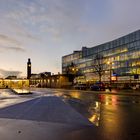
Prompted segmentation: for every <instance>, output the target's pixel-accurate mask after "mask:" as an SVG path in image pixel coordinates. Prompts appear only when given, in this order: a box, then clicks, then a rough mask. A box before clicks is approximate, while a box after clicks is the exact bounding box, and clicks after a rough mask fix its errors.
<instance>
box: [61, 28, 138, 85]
mask: <svg viewBox="0 0 140 140" xmlns="http://www.w3.org/2000/svg"><path fill="white" fill-rule="evenodd" d="M99 55H100V56H102V57H101V59H100V60H99V62H100V65H101V66H102V77H101V79H102V81H104V82H109V81H111V82H113V83H126V82H127V83H138V82H140V81H139V80H140V78H139V75H140V30H138V31H135V32H133V33H130V34H128V35H125V36H123V37H120V38H118V39H115V40H113V41H110V42H107V43H104V44H101V45H98V46H94V47H91V48H88V47H82V49H81V50H79V51H74V52H73V53H72V54H69V55H66V56H63V57H62V73H63V74H66V73H67V68H68V67H69V66H70V65H71V64H72V63H73V64H74V66H75V67H76V68H77V69H78V70H79V71H80V72H81V73H82V75H83V76H79V77H78V78H77V81H78V82H87V81H88V82H96V81H98V80H99V76H98V74H97V73H98V72H97V69H96V67H98V63H97V56H99Z"/></svg>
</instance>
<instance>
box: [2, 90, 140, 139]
mask: <svg viewBox="0 0 140 140" xmlns="http://www.w3.org/2000/svg"><path fill="white" fill-rule="evenodd" d="M31 91H32V92H33V94H32V95H20V96H19V95H15V94H13V93H10V92H9V91H5V90H4V91H1V94H0V100H1V103H0V108H1V109H0V118H1V119H3V118H4V119H6V122H7V121H8V122H9V124H10V126H12V127H13V124H12V123H11V119H13V120H14V121H15V120H16V122H17V123H18V122H19V123H18V125H21V124H28V125H29V126H33V127H34V128H38V127H37V124H36V122H41V123H43V122H45V124H43V127H45V128H44V130H48V133H49V134H48V135H51V136H49V137H48V139H49V138H50V139H59V137H60V139H67V140H92V139H99V140H100V139H103V140H125V139H126V140H129V139H130V140H131V139H134V140H135V139H136V140H138V139H140V133H139V132H140V119H139V118H140V96H126V95H114V94H110V93H108V94H99V93H96V92H90V91H76V90H60V89H31ZM48 97H49V98H48ZM50 97H58V98H59V99H60V100H61V101H62V102H64V103H65V104H66V105H67V106H66V107H64V106H63V103H61V101H59V100H58V99H56V100H54V99H53V98H50ZM44 98H46V99H44ZM40 99H41V100H40ZM49 101H50V103H49V104H48V102H49ZM34 102H35V103H36V102H37V103H38V104H37V106H38V109H37V107H36V106H34V107H32V108H31V107H30V108H31V110H30V113H29V114H30V115H27V114H25V113H23V111H21V112H19V110H23V109H21V108H22V106H24V108H25V106H26V108H28V106H31V105H32V104H34ZM39 102H40V103H39ZM43 102H44V103H43ZM41 103H43V104H41ZM45 103H47V105H48V108H44V109H48V111H49V113H48V115H46V117H45V115H44V112H43V115H44V117H42V116H38V115H35V114H36V112H37V111H38V110H40V108H39V106H40V107H41V106H42V105H43V106H44V104H45ZM17 104H20V108H19V106H17ZM35 108H36V109H35ZM57 108H58V109H57ZM71 108H72V109H73V110H72V109H71ZM41 109H42V107H41ZM11 110H12V111H11ZM28 110H29V108H28ZM54 110H55V111H54ZM6 111H7V112H10V111H11V112H12V114H13V116H11V113H9V114H8V113H5V112H6ZM25 111H26V112H27V110H25ZM28 112H29V111H28ZM54 112H55V113H54ZM70 112H71V113H70ZM4 113H5V116H4ZM41 113H42V112H40V114H41ZM78 113H79V114H80V115H81V116H80V115H79V114H78ZM16 114H20V115H18V117H15V116H16ZM23 114H24V115H23ZM71 114H73V115H71ZM32 115H33V116H32ZM70 115H71V116H70ZM29 116H30V117H29ZM55 116H57V118H56V117H55ZM64 116H65V117H64ZM77 116H78V117H77ZM38 118H39V120H38ZM42 118H43V119H42ZM70 118H71V119H70ZM77 118H79V120H80V121H79V120H78V119H77ZM7 119H8V120H7ZM9 119H10V120H9ZM76 119H77V120H76ZM86 119H87V120H88V121H89V122H90V123H91V124H92V125H89V123H88V121H87V120H86ZM29 120H30V121H29ZM0 121H1V122H4V125H5V120H0ZM23 121H24V122H23ZM32 121H33V123H32V124H30V122H32ZM12 122H13V121H12ZM50 122H51V123H50ZM46 123H47V124H46ZM48 123H49V124H48ZM86 123H87V126H86V125H85V126H84V125H83V124H86ZM16 126H17V125H16ZM41 126H42V125H41ZM48 126H49V129H48ZM7 129H8V130H9V128H6V130H7ZM24 129H25V128H24V127H23V130H24ZM54 129H55V131H56V130H58V129H59V131H60V130H62V131H61V133H59V134H61V135H59V137H58V134H52V132H54ZM0 130H1V129H0ZM44 130H43V131H41V132H40V131H39V130H38V133H41V135H43V134H42V133H43V132H44ZM66 130H67V131H66ZM32 131H33V130H32ZM19 132H20V131H19ZM33 132H34V131H33ZM0 133H1V131H0ZM13 133H14V132H13ZM13 133H12V132H11V135H13ZM63 133H65V135H63ZM11 135H10V136H11ZM52 135H53V136H54V135H56V137H53V138H52ZM45 136H46V135H45ZM63 136H64V137H63ZM3 137H4V138H5V136H3ZM16 137H17V135H16ZM26 137H29V135H26ZM36 137H37V136H36ZM46 137H47V136H46ZM62 137H63V138H62ZM24 138H25V137H24ZM38 138H39V137H38ZM20 139H22V138H21V137H20ZM30 139H31V138H30ZM34 139H35V138H34ZM42 139H43V138H42ZM44 139H46V138H44Z"/></svg>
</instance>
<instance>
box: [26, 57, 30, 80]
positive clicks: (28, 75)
mask: <svg viewBox="0 0 140 140" xmlns="http://www.w3.org/2000/svg"><path fill="white" fill-rule="evenodd" d="M30 77H31V60H30V58H29V59H28V62H27V79H30Z"/></svg>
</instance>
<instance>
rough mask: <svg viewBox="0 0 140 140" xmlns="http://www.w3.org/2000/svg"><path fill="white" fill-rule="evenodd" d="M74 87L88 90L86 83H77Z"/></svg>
mask: <svg viewBox="0 0 140 140" xmlns="http://www.w3.org/2000/svg"><path fill="white" fill-rule="evenodd" d="M74 89H80V90H86V89H87V85H86V84H76V85H75V86H74Z"/></svg>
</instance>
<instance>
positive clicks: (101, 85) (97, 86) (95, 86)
mask: <svg viewBox="0 0 140 140" xmlns="http://www.w3.org/2000/svg"><path fill="white" fill-rule="evenodd" d="M90 89H91V90H95V91H105V84H104V83H95V84H93V85H91V86H90Z"/></svg>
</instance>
